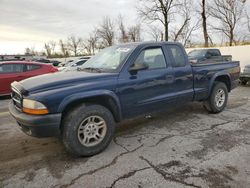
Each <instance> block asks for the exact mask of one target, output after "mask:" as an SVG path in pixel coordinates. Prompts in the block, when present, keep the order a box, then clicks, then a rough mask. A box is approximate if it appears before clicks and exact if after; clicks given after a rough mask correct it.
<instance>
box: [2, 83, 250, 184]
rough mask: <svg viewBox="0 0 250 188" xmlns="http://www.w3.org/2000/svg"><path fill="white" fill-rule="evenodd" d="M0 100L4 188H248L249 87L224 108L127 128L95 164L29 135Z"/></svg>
mask: <svg viewBox="0 0 250 188" xmlns="http://www.w3.org/2000/svg"><path fill="white" fill-rule="evenodd" d="M8 101H9V99H6V98H2V99H1V100H0V153H1V154H0V187H11V188H13V187H18V188H20V187H62V188H65V187H88V188H91V187H171V188H174V187H176V188H180V187H213V188H216V187H220V188H223V187H241V188H244V187H245V188H247V187H250V165H249V163H250V157H249V156H250V88H249V87H239V88H237V89H236V90H234V91H233V92H232V93H231V94H230V98H229V104H228V107H227V108H226V110H225V111H224V112H222V113H220V114H208V113H207V111H205V110H204V109H203V107H202V105H201V104H200V103H193V104H187V105H185V106H184V107H181V108H176V109H171V110H168V111H166V112H163V113H161V114H157V115H153V116H152V118H150V119H146V118H138V119H135V120H130V121H126V122H123V123H122V124H121V125H120V126H119V128H118V130H117V132H116V135H115V139H114V140H113V142H112V143H111V145H110V146H109V147H108V148H107V149H106V150H105V151H104V152H102V153H101V154H99V155H96V156H93V157H90V158H75V157H72V156H70V155H69V154H67V153H65V151H64V148H63V146H62V144H61V143H60V142H59V141H58V140H57V139H56V138H50V139H37V138H32V137H29V136H26V135H25V134H23V133H22V132H21V131H20V130H19V128H18V127H17V126H16V123H15V120H14V119H13V118H12V117H11V116H10V115H9V113H8V110H7V104H8Z"/></svg>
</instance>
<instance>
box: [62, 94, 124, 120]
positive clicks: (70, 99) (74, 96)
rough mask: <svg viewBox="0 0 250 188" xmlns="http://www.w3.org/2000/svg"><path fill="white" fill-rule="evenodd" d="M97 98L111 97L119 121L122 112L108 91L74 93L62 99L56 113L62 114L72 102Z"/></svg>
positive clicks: (114, 96)
mask: <svg viewBox="0 0 250 188" xmlns="http://www.w3.org/2000/svg"><path fill="white" fill-rule="evenodd" d="M98 96H108V97H111V98H112V99H113V100H114V102H115V104H116V106H117V108H118V119H119V120H121V118H122V111H121V104H120V100H119V98H118V96H117V95H116V94H115V93H114V92H113V91H110V90H95V91H87V92H81V93H75V94H72V95H69V96H67V97H66V98H64V99H63V101H62V102H61V103H60V105H59V107H58V110H57V111H58V112H60V113H61V112H63V110H64V109H65V108H66V107H67V106H68V105H69V104H70V103H72V102H75V101H77V100H82V99H85V98H90V97H98Z"/></svg>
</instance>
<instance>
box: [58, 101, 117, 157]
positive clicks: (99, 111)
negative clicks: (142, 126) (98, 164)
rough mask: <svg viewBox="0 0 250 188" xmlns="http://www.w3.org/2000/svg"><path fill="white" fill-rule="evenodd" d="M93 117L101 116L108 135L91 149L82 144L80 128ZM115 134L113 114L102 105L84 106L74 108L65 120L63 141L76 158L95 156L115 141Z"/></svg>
mask: <svg viewBox="0 0 250 188" xmlns="http://www.w3.org/2000/svg"><path fill="white" fill-rule="evenodd" d="M91 116H99V117H101V118H103V120H104V121H105V123H106V130H107V131H106V133H105V136H103V140H102V141H101V142H100V143H99V144H97V145H95V146H91V147H86V146H84V145H83V144H81V142H80V140H79V139H78V128H79V126H80V125H81V124H82V122H83V121H84V120H85V119H86V118H88V117H91ZM114 132H115V121H114V118H113V115H112V113H111V112H110V111H109V110H108V109H107V108H105V107H104V106H101V105H94V104H93V105H86V104H83V105H81V106H78V107H76V108H74V109H73V110H72V111H71V112H69V113H68V114H67V115H66V117H65V118H64V120H63V132H62V140H63V144H64V146H65V148H66V150H67V151H68V152H69V153H71V154H73V155H76V156H83V157H88V156H93V155H95V154H98V153H100V152H102V151H103V150H104V149H105V148H106V147H107V146H108V145H109V144H110V142H111V140H112V139H113V136H114Z"/></svg>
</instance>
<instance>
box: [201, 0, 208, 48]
mask: <svg viewBox="0 0 250 188" xmlns="http://www.w3.org/2000/svg"><path fill="white" fill-rule="evenodd" d="M201 16H202V26H203V34H204V41H205V43H204V47H208V45H209V44H208V40H209V36H208V32H207V17H206V0H202V13H201Z"/></svg>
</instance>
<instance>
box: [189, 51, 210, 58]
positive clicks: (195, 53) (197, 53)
mask: <svg viewBox="0 0 250 188" xmlns="http://www.w3.org/2000/svg"><path fill="white" fill-rule="evenodd" d="M205 55H206V50H193V51H191V52H189V53H188V56H189V57H202V56H205Z"/></svg>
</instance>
